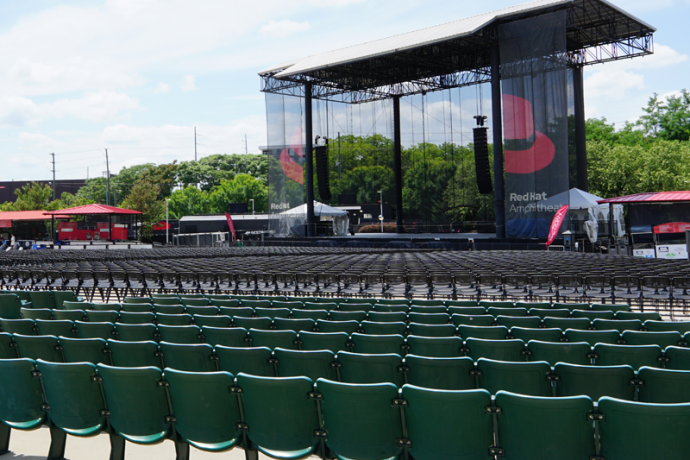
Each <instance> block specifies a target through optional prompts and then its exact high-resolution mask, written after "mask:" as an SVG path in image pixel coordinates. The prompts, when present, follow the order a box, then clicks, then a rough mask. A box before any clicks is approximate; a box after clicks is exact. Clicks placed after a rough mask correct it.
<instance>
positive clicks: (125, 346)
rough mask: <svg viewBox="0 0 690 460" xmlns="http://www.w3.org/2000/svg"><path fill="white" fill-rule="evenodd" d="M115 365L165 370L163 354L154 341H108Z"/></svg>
mask: <svg viewBox="0 0 690 460" xmlns="http://www.w3.org/2000/svg"><path fill="white" fill-rule="evenodd" d="M108 348H109V349H110V352H111V358H112V360H113V365H115V366H118V367H151V366H153V367H158V368H160V369H163V362H162V361H161V357H162V354H161V352H160V350H159V349H158V344H157V343H156V342H153V341H142V342H123V341H121V340H108Z"/></svg>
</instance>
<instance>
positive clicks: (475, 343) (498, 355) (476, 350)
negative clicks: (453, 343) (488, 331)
mask: <svg viewBox="0 0 690 460" xmlns="http://www.w3.org/2000/svg"><path fill="white" fill-rule="evenodd" d="M465 348H466V350H465V352H466V353H467V355H468V356H469V357H470V358H472V359H474V360H475V361H476V360H478V359H479V358H487V359H494V360H498V361H518V362H519V361H525V360H526V359H525V354H526V349H525V342H523V341H522V340H520V339H509V340H486V339H475V338H472V337H470V338H468V339H467V340H466V341H465Z"/></svg>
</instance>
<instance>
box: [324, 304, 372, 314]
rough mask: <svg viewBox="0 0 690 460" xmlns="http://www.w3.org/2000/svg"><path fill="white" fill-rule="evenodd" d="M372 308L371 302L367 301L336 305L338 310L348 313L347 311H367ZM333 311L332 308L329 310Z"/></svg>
mask: <svg viewBox="0 0 690 460" xmlns="http://www.w3.org/2000/svg"><path fill="white" fill-rule="evenodd" d="M373 309H374V305H373V304H368V303H341V304H340V305H338V310H335V311H338V312H341V313H348V312H355V311H356V312H365V313H366V312H369V311H372V310H373ZM331 312H333V310H331Z"/></svg>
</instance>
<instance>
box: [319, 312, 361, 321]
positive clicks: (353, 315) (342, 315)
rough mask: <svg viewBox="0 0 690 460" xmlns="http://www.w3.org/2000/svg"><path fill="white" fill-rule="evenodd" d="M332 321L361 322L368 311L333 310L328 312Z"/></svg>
mask: <svg viewBox="0 0 690 460" xmlns="http://www.w3.org/2000/svg"><path fill="white" fill-rule="evenodd" d="M328 316H329V317H330V318H331V321H357V322H358V323H361V322H362V321H364V320H365V319H366V318H367V312H366V311H362V310H357V311H339V310H331V311H330V312H329V313H328Z"/></svg>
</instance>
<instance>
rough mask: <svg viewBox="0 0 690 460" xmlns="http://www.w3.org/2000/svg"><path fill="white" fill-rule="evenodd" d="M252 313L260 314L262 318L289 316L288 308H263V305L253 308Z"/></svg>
mask: <svg viewBox="0 0 690 460" xmlns="http://www.w3.org/2000/svg"><path fill="white" fill-rule="evenodd" d="M254 313H255V314H256V316H260V317H262V318H271V319H276V318H287V317H288V316H290V310H288V309H287V308H263V307H257V308H254Z"/></svg>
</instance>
